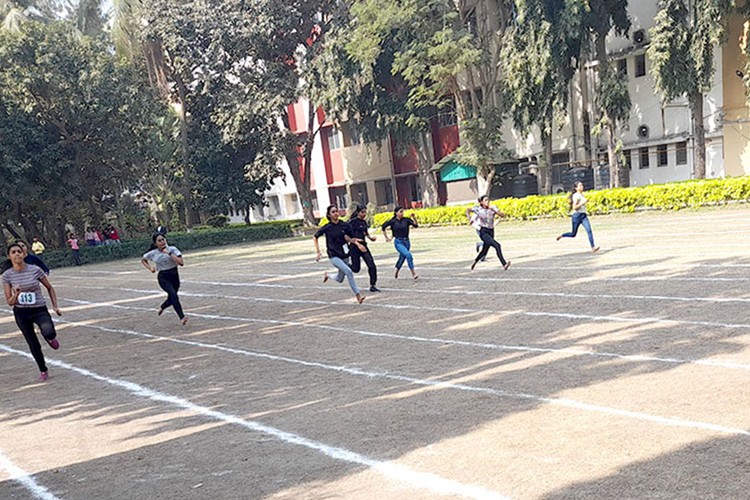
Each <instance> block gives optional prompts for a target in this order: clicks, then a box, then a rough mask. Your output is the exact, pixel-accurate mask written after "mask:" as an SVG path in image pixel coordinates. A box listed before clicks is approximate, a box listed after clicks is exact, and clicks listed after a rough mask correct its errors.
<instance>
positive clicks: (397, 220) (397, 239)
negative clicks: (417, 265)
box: [381, 207, 419, 279]
mask: <svg viewBox="0 0 750 500" xmlns="http://www.w3.org/2000/svg"><path fill="white" fill-rule="evenodd" d="M389 227H390V228H391V233H393V238H392V239H393V245H394V246H395V247H396V251H397V252H398V260H397V261H396V274H395V275H394V278H396V279H398V272H399V271H400V270H401V266H403V265H404V261H406V264H407V265H408V266H409V270H410V271H411V277H412V278H414V279H417V278H419V276H417V272H416V271H415V270H414V257H413V256H412V254H411V242H410V241H409V228H410V227H415V228H416V227H419V223H418V222H417V217H416V215H414V214H412V216H411V218H409V217H404V208H403V207H396V209H395V210H394V211H393V217H392V218H391V220H389V221H388V222H386V223H385V224H383V227H382V228H381V229H382V230H383V235H384V236H385V241H391V238H388V233H387V232H386V231H385V230H386V229H388V228H389Z"/></svg>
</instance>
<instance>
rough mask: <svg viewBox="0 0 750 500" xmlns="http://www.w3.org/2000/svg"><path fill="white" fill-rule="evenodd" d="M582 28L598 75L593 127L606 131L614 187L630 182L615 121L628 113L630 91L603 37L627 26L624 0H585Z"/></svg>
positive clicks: (625, 29) (627, 17)
mask: <svg viewBox="0 0 750 500" xmlns="http://www.w3.org/2000/svg"><path fill="white" fill-rule="evenodd" d="M583 23H584V24H583V25H584V28H585V29H586V30H587V31H588V32H589V33H590V34H591V35H592V36H593V38H594V47H595V51H594V53H595V56H594V57H595V58H596V63H597V64H596V67H597V72H598V75H599V88H598V90H597V100H596V102H597V107H598V108H599V113H600V118H599V123H598V125H597V127H595V130H602V129H604V130H606V131H607V158H608V161H609V171H610V178H611V179H612V184H613V185H614V186H615V187H625V186H628V185H629V184H630V181H629V178H628V177H629V173H628V170H627V168H625V166H624V165H623V164H622V163H621V162H620V157H619V154H618V149H619V147H618V142H619V141H618V138H617V125H618V123H620V122H622V121H625V120H626V119H627V116H628V114H629V113H630V94H629V92H628V87H627V85H626V84H625V82H624V78H623V77H622V76H621V75H620V74H619V73H618V72H617V71H615V69H614V68H613V67H612V62H611V61H610V59H609V56H608V55H607V45H606V40H607V36H608V35H609V34H610V32H612V31H614V33H615V34H617V35H624V34H627V33H628V30H630V17H629V16H628V0H588V8H587V9H586V11H585V12H584V13H583Z"/></svg>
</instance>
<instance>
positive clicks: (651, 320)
mask: <svg viewBox="0 0 750 500" xmlns="http://www.w3.org/2000/svg"><path fill="white" fill-rule="evenodd" d="M58 286H63V287H73V288H76V289H84V290H120V291H123V292H133V293H148V294H153V293H155V292H156V291H155V290H141V289H137V288H123V287H98V286H88V285H67V284H61V285H58ZM236 286H243V284H236ZM283 286H284V287H286V285H283ZM289 287H290V288H297V289H298V288H302V287H294V286H292V285H289ZM179 293H180V296H183V297H199V298H224V299H233V300H245V301H254V302H268V303H278V304H306V305H322V306H331V305H333V304H335V305H336V306H347V305H348V306H353V307H358V308H365V307H371V308H379V309H395V310H417V311H434V312H448V313H479V314H498V315H504V316H529V317H549V318H559V319H571V320H583V321H607V322H614V323H633V324H638V325H653V324H659V325H671V326H680V325H686V326H708V327H716V328H727V329H750V324H748V323H719V322H714V321H693V320H679V319H667V318H659V317H624V316H611V315H590V314H573V313H556V312H549V311H521V310H495V309H472V308H461V307H434V306H430V307H428V306H416V305H411V304H380V303H376V302H375V301H372V300H371V301H369V302H367V301H366V302H364V303H362V304H358V303H356V301H351V300H347V301H336V302H331V301H330V300H328V301H325V300H310V299H276V298H269V297H248V296H246V295H223V294H217V293H199V292H187V291H183V290H180V292H179Z"/></svg>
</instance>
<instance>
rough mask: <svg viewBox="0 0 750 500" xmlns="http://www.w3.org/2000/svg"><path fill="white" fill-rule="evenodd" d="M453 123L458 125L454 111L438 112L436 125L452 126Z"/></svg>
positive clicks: (441, 126)
mask: <svg viewBox="0 0 750 500" xmlns="http://www.w3.org/2000/svg"><path fill="white" fill-rule="evenodd" d="M454 125H458V118H456V112H455V111H453V110H451V111H441V112H440V113H439V114H438V126H439V127H440V128H443V127H452V126H454Z"/></svg>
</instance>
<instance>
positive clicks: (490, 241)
mask: <svg viewBox="0 0 750 500" xmlns="http://www.w3.org/2000/svg"><path fill="white" fill-rule="evenodd" d="M479 238H480V239H481V240H482V250H481V251H480V252H479V254H477V258H476V259H474V262H479V261H480V260H482V259H483V258H485V257H486V256H487V252H488V251H489V250H490V247H492V248H494V249H495V251H496V252H497V258H498V259H500V264H502V265H505V264H506V262H505V259H504V258H503V251H502V250H501V249H500V243H498V242H497V241H495V229H494V228H493V229H490V228H487V227H483V228H481V229H480V230H479Z"/></svg>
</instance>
